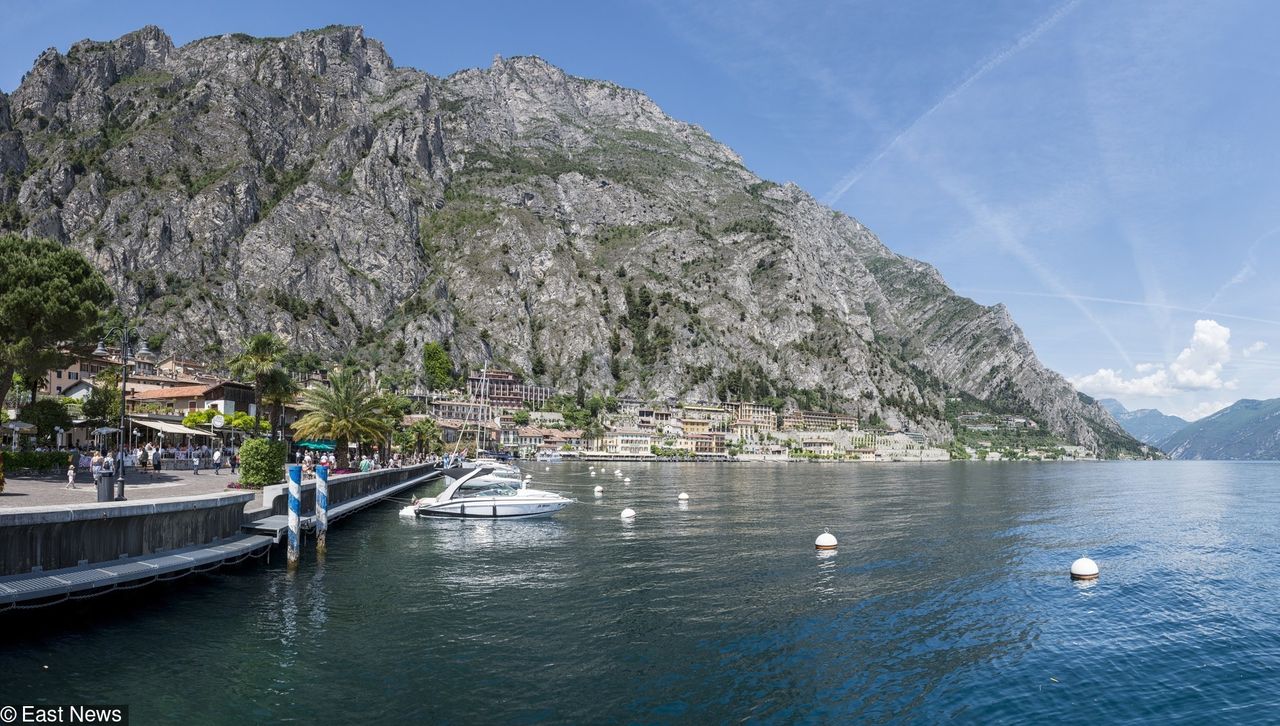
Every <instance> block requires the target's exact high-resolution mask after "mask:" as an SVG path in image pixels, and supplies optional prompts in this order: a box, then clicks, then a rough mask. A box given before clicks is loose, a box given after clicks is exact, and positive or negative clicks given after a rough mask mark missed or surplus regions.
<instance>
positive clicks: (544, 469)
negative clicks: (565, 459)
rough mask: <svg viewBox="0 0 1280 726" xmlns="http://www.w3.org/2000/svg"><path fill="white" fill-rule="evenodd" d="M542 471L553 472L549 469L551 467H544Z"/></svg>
mask: <svg viewBox="0 0 1280 726" xmlns="http://www.w3.org/2000/svg"><path fill="white" fill-rule="evenodd" d="M542 470H543V471H551V467H549V466H544V467H542Z"/></svg>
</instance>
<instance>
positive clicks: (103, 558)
mask: <svg viewBox="0 0 1280 726" xmlns="http://www.w3.org/2000/svg"><path fill="white" fill-rule="evenodd" d="M253 499H254V495H253V494H250V493H233V492H226V493H215V494H202V495H197V496H192V497H185V498H183V499H152V500H145V499H144V500H134V501H127V502H103V503H98V504H76V505H66V506H56V507H20V508H14V509H2V510H0V576H6V575H19V574H25V573H28V572H31V571H33V570H34V569H35V568H41V569H43V570H57V569H62V568H65V567H75V566H76V565H81V564H94V563H98V562H109V561H112V560H117V559H119V558H120V557H125V556H127V557H136V556H138V555H148V554H152V553H156V552H163V551H165V550H171V549H178V548H182V547H189V546H192V545H200V544H208V543H211V542H214V541H217V540H219V539H223V538H226V537H230V536H233V535H236V534H238V533H239V532H240V527H241V525H243V524H244V523H245V504H246V503H248V502H250V501H253Z"/></svg>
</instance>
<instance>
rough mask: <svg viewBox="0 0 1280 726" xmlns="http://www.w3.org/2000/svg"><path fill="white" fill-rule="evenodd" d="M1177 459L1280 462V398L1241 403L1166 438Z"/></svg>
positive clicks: (1164, 442) (1164, 441) (1162, 443)
mask: <svg viewBox="0 0 1280 726" xmlns="http://www.w3.org/2000/svg"><path fill="white" fill-rule="evenodd" d="M1159 446H1160V448H1161V449H1163V450H1164V451H1166V452H1167V453H1168V454H1169V456H1170V457H1172V458H1174V459H1215V460H1220V459H1239V460H1254V461H1274V460H1280V398H1273V399H1269V400H1265V401H1259V400H1254V399H1249V398H1242V399H1240V400H1239V401H1236V402H1235V403H1233V404H1231V405H1230V406H1227V407H1226V408H1224V409H1222V410H1220V411H1217V412H1216V413H1213V414H1210V415H1208V416H1205V417H1204V418H1202V419H1197V420H1196V421H1192V422H1191V423H1189V424H1187V426H1185V427H1184V428H1182V429H1179V430H1178V431H1176V432H1174V433H1173V434H1171V435H1169V436H1167V437H1165V438H1164V439H1162V440H1161V441H1160V443H1159Z"/></svg>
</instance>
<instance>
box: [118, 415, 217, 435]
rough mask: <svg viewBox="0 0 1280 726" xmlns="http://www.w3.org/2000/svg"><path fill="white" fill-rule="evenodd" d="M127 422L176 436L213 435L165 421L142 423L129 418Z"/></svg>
mask: <svg viewBox="0 0 1280 726" xmlns="http://www.w3.org/2000/svg"><path fill="white" fill-rule="evenodd" d="M129 420H130V421H132V422H133V423H135V424H137V425H139V426H146V427H147V428H149V429H155V430H156V431H160V432H162V433H166V434H178V435H184V434H185V435H187V436H213V434H211V433H209V432H208V431H201V430H200V429H193V428H189V427H187V426H183V425H182V424H176V423H169V422H167V421H144V420H143V419H139V418H131V419H129Z"/></svg>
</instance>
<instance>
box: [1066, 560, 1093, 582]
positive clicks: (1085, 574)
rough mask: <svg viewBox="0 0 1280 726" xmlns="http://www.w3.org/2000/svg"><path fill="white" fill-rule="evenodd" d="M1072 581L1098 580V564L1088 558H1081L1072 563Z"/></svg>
mask: <svg viewBox="0 0 1280 726" xmlns="http://www.w3.org/2000/svg"><path fill="white" fill-rule="evenodd" d="M1071 579H1072V580H1096V579H1098V563H1097V562H1094V561H1093V560H1091V559H1089V558H1088V557H1081V558H1080V559H1078V560H1076V561H1075V562H1072V563H1071Z"/></svg>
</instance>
